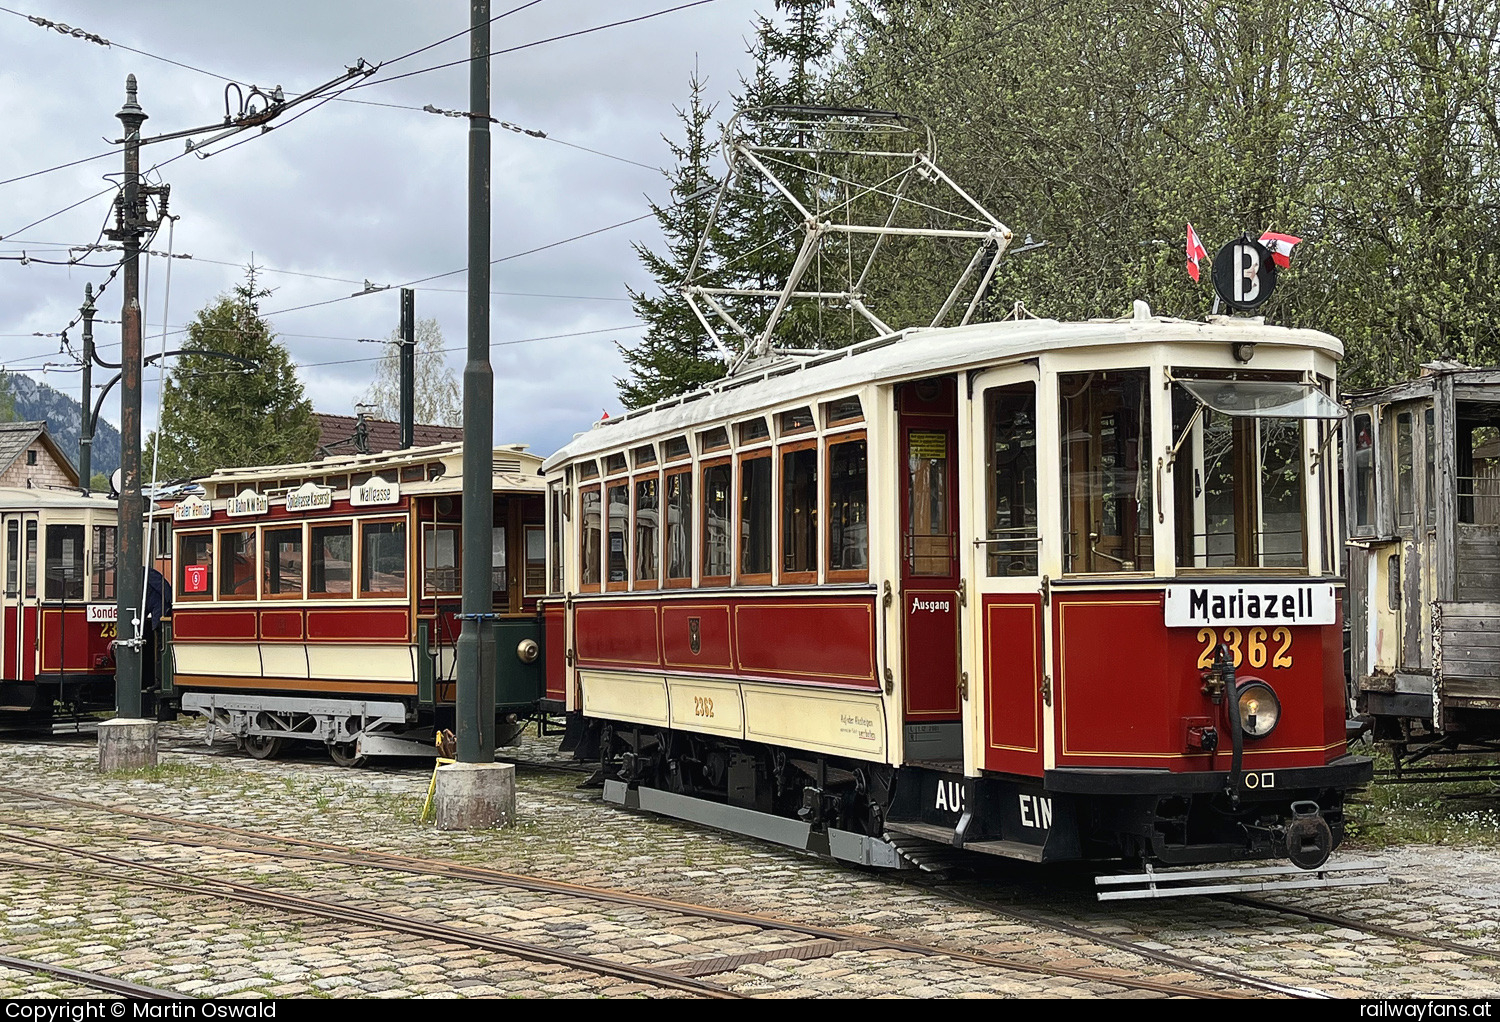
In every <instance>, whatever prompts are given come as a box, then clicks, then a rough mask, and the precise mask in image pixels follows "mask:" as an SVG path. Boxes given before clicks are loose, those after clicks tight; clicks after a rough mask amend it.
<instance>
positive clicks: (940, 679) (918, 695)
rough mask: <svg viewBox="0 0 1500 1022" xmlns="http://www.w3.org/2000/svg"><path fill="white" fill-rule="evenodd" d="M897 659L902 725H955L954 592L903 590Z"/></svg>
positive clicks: (956, 644)
mask: <svg viewBox="0 0 1500 1022" xmlns="http://www.w3.org/2000/svg"><path fill="white" fill-rule="evenodd" d="M901 600H902V616H903V618H904V619H905V624H906V628H905V632H904V634H903V635H902V641H901V655H902V665H903V667H904V674H903V677H904V678H905V679H906V683H905V693H906V696H905V698H906V707H905V714H906V719H907V720H919V721H941V720H958V719H959V706H958V590H956V589H951V588H950V589H923V588H906V589H904V590H903V591H902V593H901Z"/></svg>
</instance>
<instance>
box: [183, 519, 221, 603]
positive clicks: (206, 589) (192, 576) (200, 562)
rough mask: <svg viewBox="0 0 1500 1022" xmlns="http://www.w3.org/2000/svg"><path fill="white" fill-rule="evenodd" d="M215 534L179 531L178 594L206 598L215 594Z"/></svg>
mask: <svg viewBox="0 0 1500 1022" xmlns="http://www.w3.org/2000/svg"><path fill="white" fill-rule="evenodd" d="M213 571H214V534H213V533H211V532H189V533H179V534H178V536H177V595H178V596H181V597H182V598H184V599H189V600H191V599H199V600H206V599H209V598H211V597H212V596H213V594H214V593H213Z"/></svg>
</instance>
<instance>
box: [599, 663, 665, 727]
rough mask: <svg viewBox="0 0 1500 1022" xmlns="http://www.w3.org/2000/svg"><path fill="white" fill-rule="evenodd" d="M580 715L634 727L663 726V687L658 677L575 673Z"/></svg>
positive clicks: (663, 682) (614, 673) (608, 672)
mask: <svg viewBox="0 0 1500 1022" xmlns="http://www.w3.org/2000/svg"><path fill="white" fill-rule="evenodd" d="M578 678H579V681H580V683H581V684H582V686H583V712H584V713H585V714H586V715H588V716H590V717H609V718H610V719H612V720H628V721H632V722H633V723H636V724H656V725H659V726H663V727H665V726H666V724H667V685H666V681H665V680H664V679H663V678H662V677H661V676H660V675H649V674H625V673H623V672H614V671H579V672H578Z"/></svg>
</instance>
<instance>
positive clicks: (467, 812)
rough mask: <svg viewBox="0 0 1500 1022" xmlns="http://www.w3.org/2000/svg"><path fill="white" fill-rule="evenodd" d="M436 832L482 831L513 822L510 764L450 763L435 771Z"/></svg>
mask: <svg viewBox="0 0 1500 1022" xmlns="http://www.w3.org/2000/svg"><path fill="white" fill-rule="evenodd" d="M433 805H434V808H435V809H436V814H437V828H438V830H485V829H488V828H491V827H509V826H511V825H513V824H514V823H515V822H516V768H515V766H514V765H513V764H510V763H450V764H448V765H447V766H440V767H438V769H437V786H436V788H435V789H434V791H433Z"/></svg>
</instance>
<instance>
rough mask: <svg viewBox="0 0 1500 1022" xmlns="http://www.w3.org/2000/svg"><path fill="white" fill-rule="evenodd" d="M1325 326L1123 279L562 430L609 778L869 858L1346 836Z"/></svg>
mask: <svg viewBox="0 0 1500 1022" xmlns="http://www.w3.org/2000/svg"><path fill="white" fill-rule="evenodd" d="M1341 355H1342V347H1341V345H1340V344H1339V342H1338V341H1337V340H1336V339H1334V338H1333V337H1330V336H1328V335H1326V334H1322V333H1318V332H1314V331H1309V330H1295V329H1286V328H1279V327H1271V326H1266V325H1264V324H1263V323H1261V322H1260V321H1259V320H1248V319H1232V318H1227V317H1213V318H1211V319H1210V321H1209V322H1187V321H1181V320H1175V319H1170V318H1166V317H1161V316H1156V315H1153V314H1152V313H1151V311H1150V310H1149V309H1148V308H1146V306H1145V304H1144V303H1137V304H1136V308H1135V313H1134V315H1133V316H1130V317H1127V318H1125V319H1122V320H1112V321H1089V322H1081V323H1063V322H1056V321H1052V320H1045V319H1035V318H1030V319H1026V318H1018V319H1016V320H1012V321H1006V322H999V323H988V324H977V325H967V326H960V327H953V328H932V329H929V328H923V329H912V330H906V331H901V332H895V333H892V334H890V335H888V336H882V337H879V338H877V339H875V340H871V341H867V342H863V343H858V344H855V345H852V346H850V347H847V348H844V349H841V350H837V351H829V352H818V353H807V352H803V353H796V354H783V355H775V356H771V357H769V358H766V359H762V360H760V361H758V362H752V363H751V364H749V365H747V366H745V367H744V368H743V369H741V370H740V371H739V372H737V373H735V374H733V375H731V376H730V377H728V378H726V379H725V380H723V381H721V382H720V383H718V384H715V385H712V386H710V387H708V388H707V389H705V390H701V391H698V392H695V393H692V394H688V395H685V396H683V397H681V398H678V399H674V400H672V401H668V402H663V403H662V404H659V405H656V406H654V407H651V408H646V409H642V410H639V411H636V412H633V413H630V414H628V415H625V416H623V417H620V418H612V419H609V420H606V421H605V422H603V423H600V424H599V425H598V426H596V427H595V428H594V429H593V430H591V431H589V432H587V433H584V434H581V435H580V436H579V437H578V438H577V439H575V440H574V441H573V442H572V443H570V444H569V445H567V446H566V447H565V448H563V449H562V450H561V451H559V452H558V453H557V454H555V455H554V456H552V457H551V458H549V459H548V460H547V461H546V463H545V466H544V469H545V473H546V478H547V487H548V501H549V504H548V515H549V519H550V522H551V541H552V556H551V560H552V563H553V564H560V565H561V566H562V567H561V576H562V577H561V578H559V579H555V580H554V584H553V591H554V593H555V594H556V598H554V599H550V600H549V601H547V603H546V610H545V617H546V640H547V645H548V656H547V690H548V695H549V696H550V697H552V698H554V699H558V700H562V701H564V702H565V704H566V706H567V708H568V709H569V710H570V711H572V712H574V713H576V714H577V715H579V717H580V719H581V721H582V722H583V723H584V727H583V729H582V734H581V736H579V737H578V747H579V754H580V756H582V757H584V758H588V759H592V760H595V761H597V762H599V763H600V764H601V765H602V767H603V774H604V778H605V796H606V798H607V799H610V800H612V801H615V802H619V803H623V804H627V805H632V806H637V805H638V806H640V807H642V808H648V809H653V810H655V811H658V812H663V813H667V814H671V815H676V816H680V817H683V818H689V819H695V820H699V821H701V822H706V823H710V824H714V825H717V826H722V827H727V828H730V829H736V830H741V831H744V832H748V833H753V834H757V835H759V836H762V837H767V838H771V839H774V840H778V841H782V842H785V843H787V844H791V845H794V846H798V847H805V848H811V849H816V850H820V851H825V852H829V853H831V854H833V855H834V856H837V857H840V858H844V859H849V860H853V861H858V862H863V863H873V864H881V865H902V864H907V863H909V862H911V861H918V862H920V861H921V857H922V856H923V854H924V851H923V850H924V849H927V850H929V851H932V850H935V846H944V847H949V848H951V847H958V848H964V849H969V850H971V851H978V852H987V853H991V854H995V855H999V856H1006V857H1010V858H1015V859H1022V860H1029V861H1036V862H1053V861H1064V860H1127V861H1134V862H1144V863H1146V864H1154V865H1171V864H1202V863H1218V862H1225V861H1232V860H1241V859H1247V858H1279V859H1283V860H1287V859H1289V860H1290V861H1291V862H1292V863H1295V864H1296V865H1297V866H1300V867H1302V868H1304V869H1310V868H1315V867H1318V866H1320V865H1322V864H1323V863H1324V861H1325V860H1326V858H1327V856H1328V854H1329V852H1330V850H1331V849H1333V848H1334V847H1336V846H1337V845H1338V843H1339V841H1340V839H1341V836H1342V832H1343V827H1344V818H1343V800H1344V796H1345V793H1346V792H1347V791H1348V790H1349V789H1350V788H1351V787H1355V786H1358V785H1360V784H1362V783H1364V782H1366V781H1368V780H1369V779H1370V777H1371V764H1370V761H1369V760H1368V759H1366V758H1362V757H1356V756H1353V755H1350V754H1349V751H1348V748H1347V737H1346V736H1347V731H1346V723H1347V722H1346V717H1347V713H1346V708H1347V704H1346V693H1345V687H1344V671H1343V650H1342V641H1341V626H1342V617H1343V613H1344V610H1343V603H1344V596H1345V590H1344V585H1343V582H1342V579H1341V578H1340V575H1339V546H1340V536H1341V533H1340V523H1339V510H1338V507H1339V502H1338V495H1337V485H1338V479H1337V475H1338V472H1337V465H1338V449H1337V443H1338V435H1339V426H1340V422H1339V420H1340V419H1341V418H1342V416H1343V414H1344V412H1343V409H1342V408H1341V406H1340V405H1339V403H1338V402H1337V400H1336V385H1335V380H1336V369H1337V363H1338V361H1339V359H1340V357H1341Z"/></svg>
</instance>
